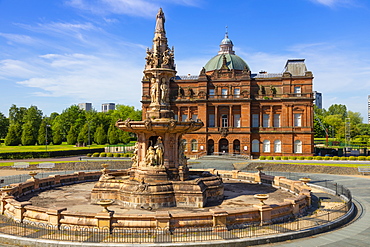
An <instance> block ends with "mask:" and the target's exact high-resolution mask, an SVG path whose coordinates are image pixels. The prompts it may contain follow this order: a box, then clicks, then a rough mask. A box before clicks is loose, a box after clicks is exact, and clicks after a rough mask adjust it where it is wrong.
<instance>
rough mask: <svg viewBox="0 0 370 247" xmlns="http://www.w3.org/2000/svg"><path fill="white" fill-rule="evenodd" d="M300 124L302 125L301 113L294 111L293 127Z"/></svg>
mask: <svg viewBox="0 0 370 247" xmlns="http://www.w3.org/2000/svg"><path fill="white" fill-rule="evenodd" d="M301 126H302V114H301V113H294V127H301Z"/></svg>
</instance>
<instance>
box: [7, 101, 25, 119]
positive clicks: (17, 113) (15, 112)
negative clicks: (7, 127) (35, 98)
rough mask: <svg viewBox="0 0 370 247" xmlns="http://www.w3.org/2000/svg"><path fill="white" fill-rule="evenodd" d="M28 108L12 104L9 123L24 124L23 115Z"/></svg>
mask: <svg viewBox="0 0 370 247" xmlns="http://www.w3.org/2000/svg"><path fill="white" fill-rule="evenodd" d="M26 111H27V108H25V107H20V108H18V107H17V106H16V105H12V106H11V107H10V109H9V123H10V124H23V116H24V115H25V113H26Z"/></svg>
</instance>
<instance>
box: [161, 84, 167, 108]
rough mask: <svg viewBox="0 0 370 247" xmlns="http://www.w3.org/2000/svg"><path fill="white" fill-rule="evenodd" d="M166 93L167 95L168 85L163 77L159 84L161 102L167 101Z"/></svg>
mask: <svg viewBox="0 0 370 247" xmlns="http://www.w3.org/2000/svg"><path fill="white" fill-rule="evenodd" d="M167 95H168V86H167V83H166V80H165V79H164V78H163V80H162V84H161V102H162V103H163V104H165V103H167Z"/></svg>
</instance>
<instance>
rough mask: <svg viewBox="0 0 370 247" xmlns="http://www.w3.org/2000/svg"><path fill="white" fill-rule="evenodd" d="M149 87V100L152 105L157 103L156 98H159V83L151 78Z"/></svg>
mask: <svg viewBox="0 0 370 247" xmlns="http://www.w3.org/2000/svg"><path fill="white" fill-rule="evenodd" d="M150 81H151V84H152V85H151V87H150V100H151V102H152V103H158V96H159V82H158V79H156V78H154V77H153V78H152V79H151V80H150Z"/></svg>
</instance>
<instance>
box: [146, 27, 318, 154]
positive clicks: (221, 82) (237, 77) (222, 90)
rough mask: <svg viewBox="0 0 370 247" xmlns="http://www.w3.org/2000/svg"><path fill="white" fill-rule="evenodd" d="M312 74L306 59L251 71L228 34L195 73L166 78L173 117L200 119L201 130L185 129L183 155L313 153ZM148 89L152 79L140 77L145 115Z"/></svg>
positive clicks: (177, 118)
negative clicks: (281, 67) (278, 70)
mask: <svg viewBox="0 0 370 247" xmlns="http://www.w3.org/2000/svg"><path fill="white" fill-rule="evenodd" d="M312 80H313V75H312V72H310V71H307V68H306V65H305V63H304V59H292V60H288V61H287V63H286V64H285V68H284V72H283V73H273V74H272V73H266V72H260V73H258V74H253V73H251V71H250V68H249V66H248V65H247V63H246V62H245V61H244V60H243V59H242V58H240V57H239V56H237V55H235V52H234V51H233V43H232V41H231V40H230V39H229V38H228V35H227V34H226V35H225V38H224V39H223V40H222V41H221V44H220V51H219V52H218V55H216V56H215V57H213V58H212V59H211V60H209V61H208V63H207V64H206V65H205V66H204V68H203V69H202V70H201V72H200V74H199V76H176V77H175V78H172V79H171V82H170V90H169V91H170V95H169V97H170V98H169V99H170V104H171V109H172V110H173V111H174V113H175V119H176V120H180V121H184V120H190V119H193V120H197V119H200V120H201V121H203V122H204V127H203V128H201V129H200V130H198V131H196V132H193V133H190V134H186V135H184V139H185V140H186V147H187V150H186V154H187V156H188V157H192V156H197V155H203V154H206V153H208V154H216V153H229V154H242V155H248V156H249V155H250V156H252V157H258V156H261V155H263V156H307V155H312V154H313V90H312ZM149 92H150V82H149V81H148V80H146V79H143V98H142V103H143V116H146V109H147V108H148V106H149V104H150V96H149V95H150V93H149Z"/></svg>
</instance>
